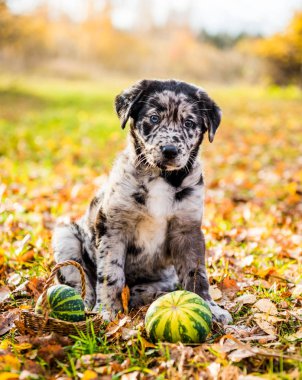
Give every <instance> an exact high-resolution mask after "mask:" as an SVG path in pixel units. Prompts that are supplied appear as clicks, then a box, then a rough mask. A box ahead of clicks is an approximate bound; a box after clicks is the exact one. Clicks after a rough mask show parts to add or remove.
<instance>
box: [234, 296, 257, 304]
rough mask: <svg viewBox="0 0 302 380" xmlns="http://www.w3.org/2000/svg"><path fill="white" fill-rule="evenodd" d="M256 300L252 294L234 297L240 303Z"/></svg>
mask: <svg viewBox="0 0 302 380" xmlns="http://www.w3.org/2000/svg"><path fill="white" fill-rule="evenodd" d="M256 301H257V298H256V296H255V295H254V294H243V295H242V296H240V297H237V298H236V299H235V302H238V303H242V304H243V305H249V304H253V303H255V302H256Z"/></svg>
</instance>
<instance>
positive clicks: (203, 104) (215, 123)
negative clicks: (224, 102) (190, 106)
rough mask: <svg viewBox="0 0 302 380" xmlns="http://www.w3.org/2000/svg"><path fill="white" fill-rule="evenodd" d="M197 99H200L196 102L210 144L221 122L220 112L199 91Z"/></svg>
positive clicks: (212, 102)
mask: <svg viewBox="0 0 302 380" xmlns="http://www.w3.org/2000/svg"><path fill="white" fill-rule="evenodd" d="M198 97H199V99H200V100H199V102H198V103H199V108H200V111H201V114H202V118H203V121H204V124H205V127H206V129H207V131H208V138H209V141H210V142H213V140H214V136H215V133H216V130H217V128H218V127H219V124H220V121H221V115H222V112H221V109H220V108H219V107H218V106H217V104H216V103H215V102H214V101H213V100H212V99H211V98H210V97H209V96H208V94H207V93H206V92H205V91H203V90H199V91H198Z"/></svg>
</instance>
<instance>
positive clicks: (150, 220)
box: [135, 178, 173, 257]
mask: <svg viewBox="0 0 302 380" xmlns="http://www.w3.org/2000/svg"><path fill="white" fill-rule="evenodd" d="M171 190H172V189H171V187H170V186H169V185H168V184H167V183H166V182H165V181H164V180H163V179H162V178H158V179H156V180H154V181H152V182H150V183H149V184H148V195H147V201H146V214H145V217H144V218H142V219H141V220H140V222H139V223H138V225H137V228H136V231H135V238H136V242H137V243H138V245H139V246H141V247H144V251H145V253H147V254H148V255H151V256H150V257H152V256H153V255H154V254H155V253H156V252H157V251H158V250H159V249H161V247H162V246H163V245H164V242H165V239H166V233H167V226H168V220H169V217H170V215H171V213H172V204H173V190H172V191H171Z"/></svg>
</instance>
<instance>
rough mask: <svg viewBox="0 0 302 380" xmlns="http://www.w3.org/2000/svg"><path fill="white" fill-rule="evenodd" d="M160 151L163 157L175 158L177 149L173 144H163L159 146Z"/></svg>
mask: <svg viewBox="0 0 302 380" xmlns="http://www.w3.org/2000/svg"><path fill="white" fill-rule="evenodd" d="M161 151H162V153H163V156H164V157H165V158H175V157H176V156H177V154H178V149H177V147H176V146H174V145H165V146H163V147H161Z"/></svg>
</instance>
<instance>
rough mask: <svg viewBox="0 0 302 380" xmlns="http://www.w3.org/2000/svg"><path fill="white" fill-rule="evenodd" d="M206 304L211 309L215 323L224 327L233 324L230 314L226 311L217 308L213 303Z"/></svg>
mask: <svg viewBox="0 0 302 380" xmlns="http://www.w3.org/2000/svg"><path fill="white" fill-rule="evenodd" d="M207 304H208V305H209V308H210V309H211V312H212V315H213V320H214V321H215V322H219V323H222V324H224V325H228V324H230V323H232V322H233V318H232V316H231V314H230V313H229V312H228V311H227V310H224V309H222V308H221V307H220V306H218V305H217V303H215V302H214V301H208V302H207Z"/></svg>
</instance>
